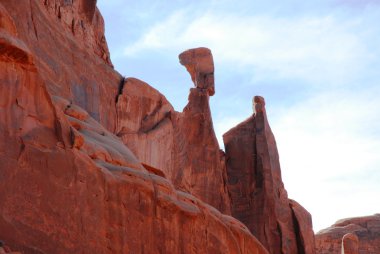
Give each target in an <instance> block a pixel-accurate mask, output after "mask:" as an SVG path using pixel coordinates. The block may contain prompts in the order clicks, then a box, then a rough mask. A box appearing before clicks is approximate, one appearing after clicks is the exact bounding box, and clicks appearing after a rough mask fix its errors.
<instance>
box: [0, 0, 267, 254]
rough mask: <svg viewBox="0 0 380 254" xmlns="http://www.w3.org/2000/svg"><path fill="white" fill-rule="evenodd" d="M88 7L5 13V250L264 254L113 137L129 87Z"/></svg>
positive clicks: (50, 4)
mask: <svg viewBox="0 0 380 254" xmlns="http://www.w3.org/2000/svg"><path fill="white" fill-rule="evenodd" d="M95 3H96V1H92V0H87V1H86V0H82V1H58V0H57V1H54V0H53V1H45V0H40V1H26V0H22V1H2V2H1V3H0V14H1V16H0V17H1V18H0V73H1V75H0V99H1V100H0V160H1V163H0V181H1V182H0V183H1V184H0V239H2V240H4V241H5V242H6V243H7V245H9V246H10V247H11V249H15V250H19V251H21V252H22V253H25V254H44V253H56V254H60V253H152V254H153V253H194V254H195V253H234V254H235V253H244V254H267V253H268V252H267V251H266V250H265V248H264V247H263V246H262V245H261V244H260V243H259V242H258V240H257V239H256V238H255V237H254V236H252V234H251V233H250V232H249V230H248V229H247V228H246V227H245V226H244V225H243V224H242V223H240V222H239V221H237V220H236V219H234V218H232V217H229V216H227V215H224V214H222V213H220V212H219V211H218V210H217V209H215V208H214V207H212V206H210V205H209V204H206V203H204V202H202V201H201V200H200V199H198V198H196V197H194V196H193V195H191V194H189V193H186V192H183V191H181V190H178V189H176V188H175V187H174V186H173V184H172V183H171V181H170V180H169V179H167V178H165V169H162V171H161V169H159V168H154V167H150V166H149V165H146V166H144V164H142V163H141V162H140V160H139V159H138V158H137V157H136V156H135V155H134V154H133V152H132V151H131V150H132V149H131V150H130V149H129V148H128V147H127V146H125V144H124V143H123V142H122V140H121V139H120V138H119V137H117V136H116V135H115V134H114V132H115V131H116V126H117V123H118V122H117V121H118V120H120V119H117V117H119V116H121V115H120V114H119V113H120V112H119V113H118V114H117V112H118V110H119V109H118V108H117V103H118V100H117V99H118V98H119V95H120V93H121V91H120V90H121V85H122V84H124V79H123V78H122V77H121V76H120V74H118V73H117V72H115V71H114V70H113V69H112V67H111V64H110V61H109V55H108V51H107V49H106V43H105V40H104V35H103V32H102V31H103V23H102V18H101V15H100V13H99V11H98V10H97V9H96V5H95ZM201 94H202V93H201ZM195 96H198V94H197V93H195ZM203 98H205V100H204V103H206V102H208V94H207V96H204V97H201V99H203ZM119 99H120V98H119ZM164 104H165V103H164V100H163V103H162V105H164ZM205 105H206V104H205ZM207 105H208V104H207ZM135 107H136V106H135ZM137 108H138V107H137ZM164 108H165V107H164ZM166 110H167V108H165V109H163V112H166ZM168 110H169V111H170V107H168ZM189 112H192V111H191V110H189ZM195 112H197V111H195ZM197 113H199V112H197ZM153 115H154V114H153ZM163 115H164V116H163V118H164V119H165V118H167V117H168V116H167V115H166V113H164V114H163ZM200 115H202V114H200ZM161 116H162V115H161V113H158V114H157V115H155V116H154V117H153V119H161ZM155 117H156V118H155ZM200 119H202V120H203V118H200ZM136 121H137V119H136ZM154 121H156V120H154ZM154 121H153V122H154ZM157 121H158V120H157ZM145 127H146V128H147V129H146V130H149V129H150V128H151V127H153V129H154V126H152V125H151V121H150V120H147V121H146V125H144V128H145ZM144 130H145V129H144ZM193 145H198V143H195V144H193ZM193 149H196V147H193ZM201 150H202V149H201ZM210 153H211V152H210ZM215 153H216V154H219V150H216V152H215ZM193 155H194V153H193V154H191V156H193ZM194 158H195V157H194ZM216 158H218V159H219V157H216Z"/></svg>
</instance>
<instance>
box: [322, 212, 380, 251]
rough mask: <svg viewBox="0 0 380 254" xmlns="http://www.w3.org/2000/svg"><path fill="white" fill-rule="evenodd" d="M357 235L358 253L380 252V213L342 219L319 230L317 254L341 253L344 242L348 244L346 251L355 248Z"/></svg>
mask: <svg viewBox="0 0 380 254" xmlns="http://www.w3.org/2000/svg"><path fill="white" fill-rule="evenodd" d="M355 236H356V237H357V238H358V247H357V248H358V252H357V253H359V254H374V253H380V214H375V215H372V216H365V217H357V218H348V219H342V220H339V221H337V222H336V223H335V224H334V225H332V226H331V227H329V228H326V229H323V230H321V231H319V232H318V233H317V234H316V235H315V244H316V250H317V251H316V252H317V254H341V253H342V246H343V245H342V242H343V244H345V246H347V249H345V251H346V252H347V251H348V250H349V251H352V249H353V250H355V249H356V246H355V245H356V240H355ZM349 248H350V249H349ZM346 252H344V253H346ZM347 253H355V252H347Z"/></svg>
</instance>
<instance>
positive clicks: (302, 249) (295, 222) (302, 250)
mask: <svg viewBox="0 0 380 254" xmlns="http://www.w3.org/2000/svg"><path fill="white" fill-rule="evenodd" d="M289 206H290V210H291V211H292V219H293V226H294V234H295V235H296V241H297V250H298V254H306V253H305V246H304V244H303V242H302V239H301V229H300V225H299V222H298V220H297V217H296V214H295V213H294V210H293V208H292V205H289Z"/></svg>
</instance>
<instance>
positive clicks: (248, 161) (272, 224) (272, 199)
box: [223, 96, 314, 254]
mask: <svg viewBox="0 0 380 254" xmlns="http://www.w3.org/2000/svg"><path fill="white" fill-rule="evenodd" d="M253 111H254V114H253V115H252V116H251V117H249V118H248V119H247V120H245V121H244V122H242V123H240V124H239V125H237V126H236V127H234V128H232V129H231V130H229V131H228V132H227V133H225V134H224V135H223V140H224V145H225V149H226V163H227V178H228V189H229V192H230V195H231V203H232V205H231V210H232V215H233V216H234V217H236V218H237V219H239V220H241V221H242V222H243V223H244V224H246V225H247V226H248V228H249V229H250V230H251V232H252V233H253V234H254V235H255V236H256V237H257V238H258V239H259V241H261V243H262V244H263V245H264V246H265V247H266V248H267V249H268V250H269V252H270V253H272V254H278V253H281V254H296V253H307V254H312V253H314V234H313V231H312V225H311V216H310V214H309V213H308V212H307V211H306V210H304V209H303V208H302V207H301V206H300V205H298V204H297V203H293V202H292V201H290V200H289V199H288V195H287V192H286V190H285V188H284V184H283V182H282V178H281V168H280V162H279V155H278V151H277V146H276V141H275V138H274V135H273V133H272V130H271V128H270V126H269V123H268V119H267V115H266V110H265V100H264V98H263V97H260V96H255V97H254V98H253ZM294 207H295V208H296V209H294ZM293 209H294V210H293Z"/></svg>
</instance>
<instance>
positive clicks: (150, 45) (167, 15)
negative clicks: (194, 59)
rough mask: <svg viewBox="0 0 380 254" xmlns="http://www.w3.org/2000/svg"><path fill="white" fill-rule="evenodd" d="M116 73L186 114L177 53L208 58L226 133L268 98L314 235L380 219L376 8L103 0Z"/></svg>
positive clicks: (215, 107)
mask: <svg viewBox="0 0 380 254" xmlns="http://www.w3.org/2000/svg"><path fill="white" fill-rule="evenodd" d="M98 7H99V9H100V10H101V12H102V14H103V16H104V19H105V23H106V36H107V41H108V45H109V48H110V51H111V59H112V61H113V63H114V65H115V68H116V70H118V71H119V72H120V73H121V74H122V75H125V76H127V77H136V78H139V79H142V80H144V81H146V82H148V83H149V84H150V85H152V86H153V87H155V88H156V89H158V90H159V91H161V92H162V93H163V94H164V95H165V96H166V97H167V98H168V99H169V101H170V102H171V103H172V104H173V106H174V107H175V108H176V110H178V111H181V110H182V108H183V107H184V106H185V105H186V103H187V96H188V92H189V89H190V87H192V83H191V79H190V76H189V75H188V73H187V72H186V70H185V68H183V67H182V66H181V65H180V64H179V62H178V54H179V53H181V52H182V51H184V50H186V49H188V48H194V47H199V46H204V47H208V48H210V49H211V50H212V52H213V55H214V62H215V80H216V94H215V96H213V97H212V98H211V108H212V113H213V120H214V127H215V131H216V133H217V136H218V139H219V141H220V145H221V146H222V147H223V144H222V142H221V140H222V139H221V136H222V134H223V133H225V132H226V131H227V130H229V129H230V128H231V127H233V126H235V125H236V124H238V123H239V122H241V121H243V120H244V119H246V118H247V117H249V116H250V115H251V114H252V104H251V101H252V97H253V96H254V95H262V96H264V97H265V99H266V103H267V111H268V118H269V121H270V123H271V127H272V130H273V132H274V134H275V136H276V140H277V145H278V148H279V153H280V162H281V166H282V175H283V180H284V183H285V187H286V189H287V190H288V194H289V197H290V198H293V199H295V200H297V201H299V202H300V203H301V204H302V205H303V206H304V207H305V208H307V209H308V210H309V212H311V214H312V215H313V223H314V229H315V230H316V231H318V230H320V229H322V228H325V227H327V226H329V225H331V224H332V223H334V222H335V221H336V220H338V219H341V218H345V217H352V216H361V215H370V214H374V213H378V212H380V202H379V201H378V199H379V196H380V184H379V183H380V155H379V154H380V113H379V110H380V98H379V96H380V26H379V25H378V24H379V22H380V1H374V0H373V1H370V0H346V1H344V0H330V1H327V0H318V1H296V0H283V1H274V0H269V1H258V0H240V1H233V0H210V1H187V0H186V1H185V0H176V1H174V0H173V1H162V0H161V1H155V0H149V1H148V0H141V1H129V0H124V1H123V0H98Z"/></svg>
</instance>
